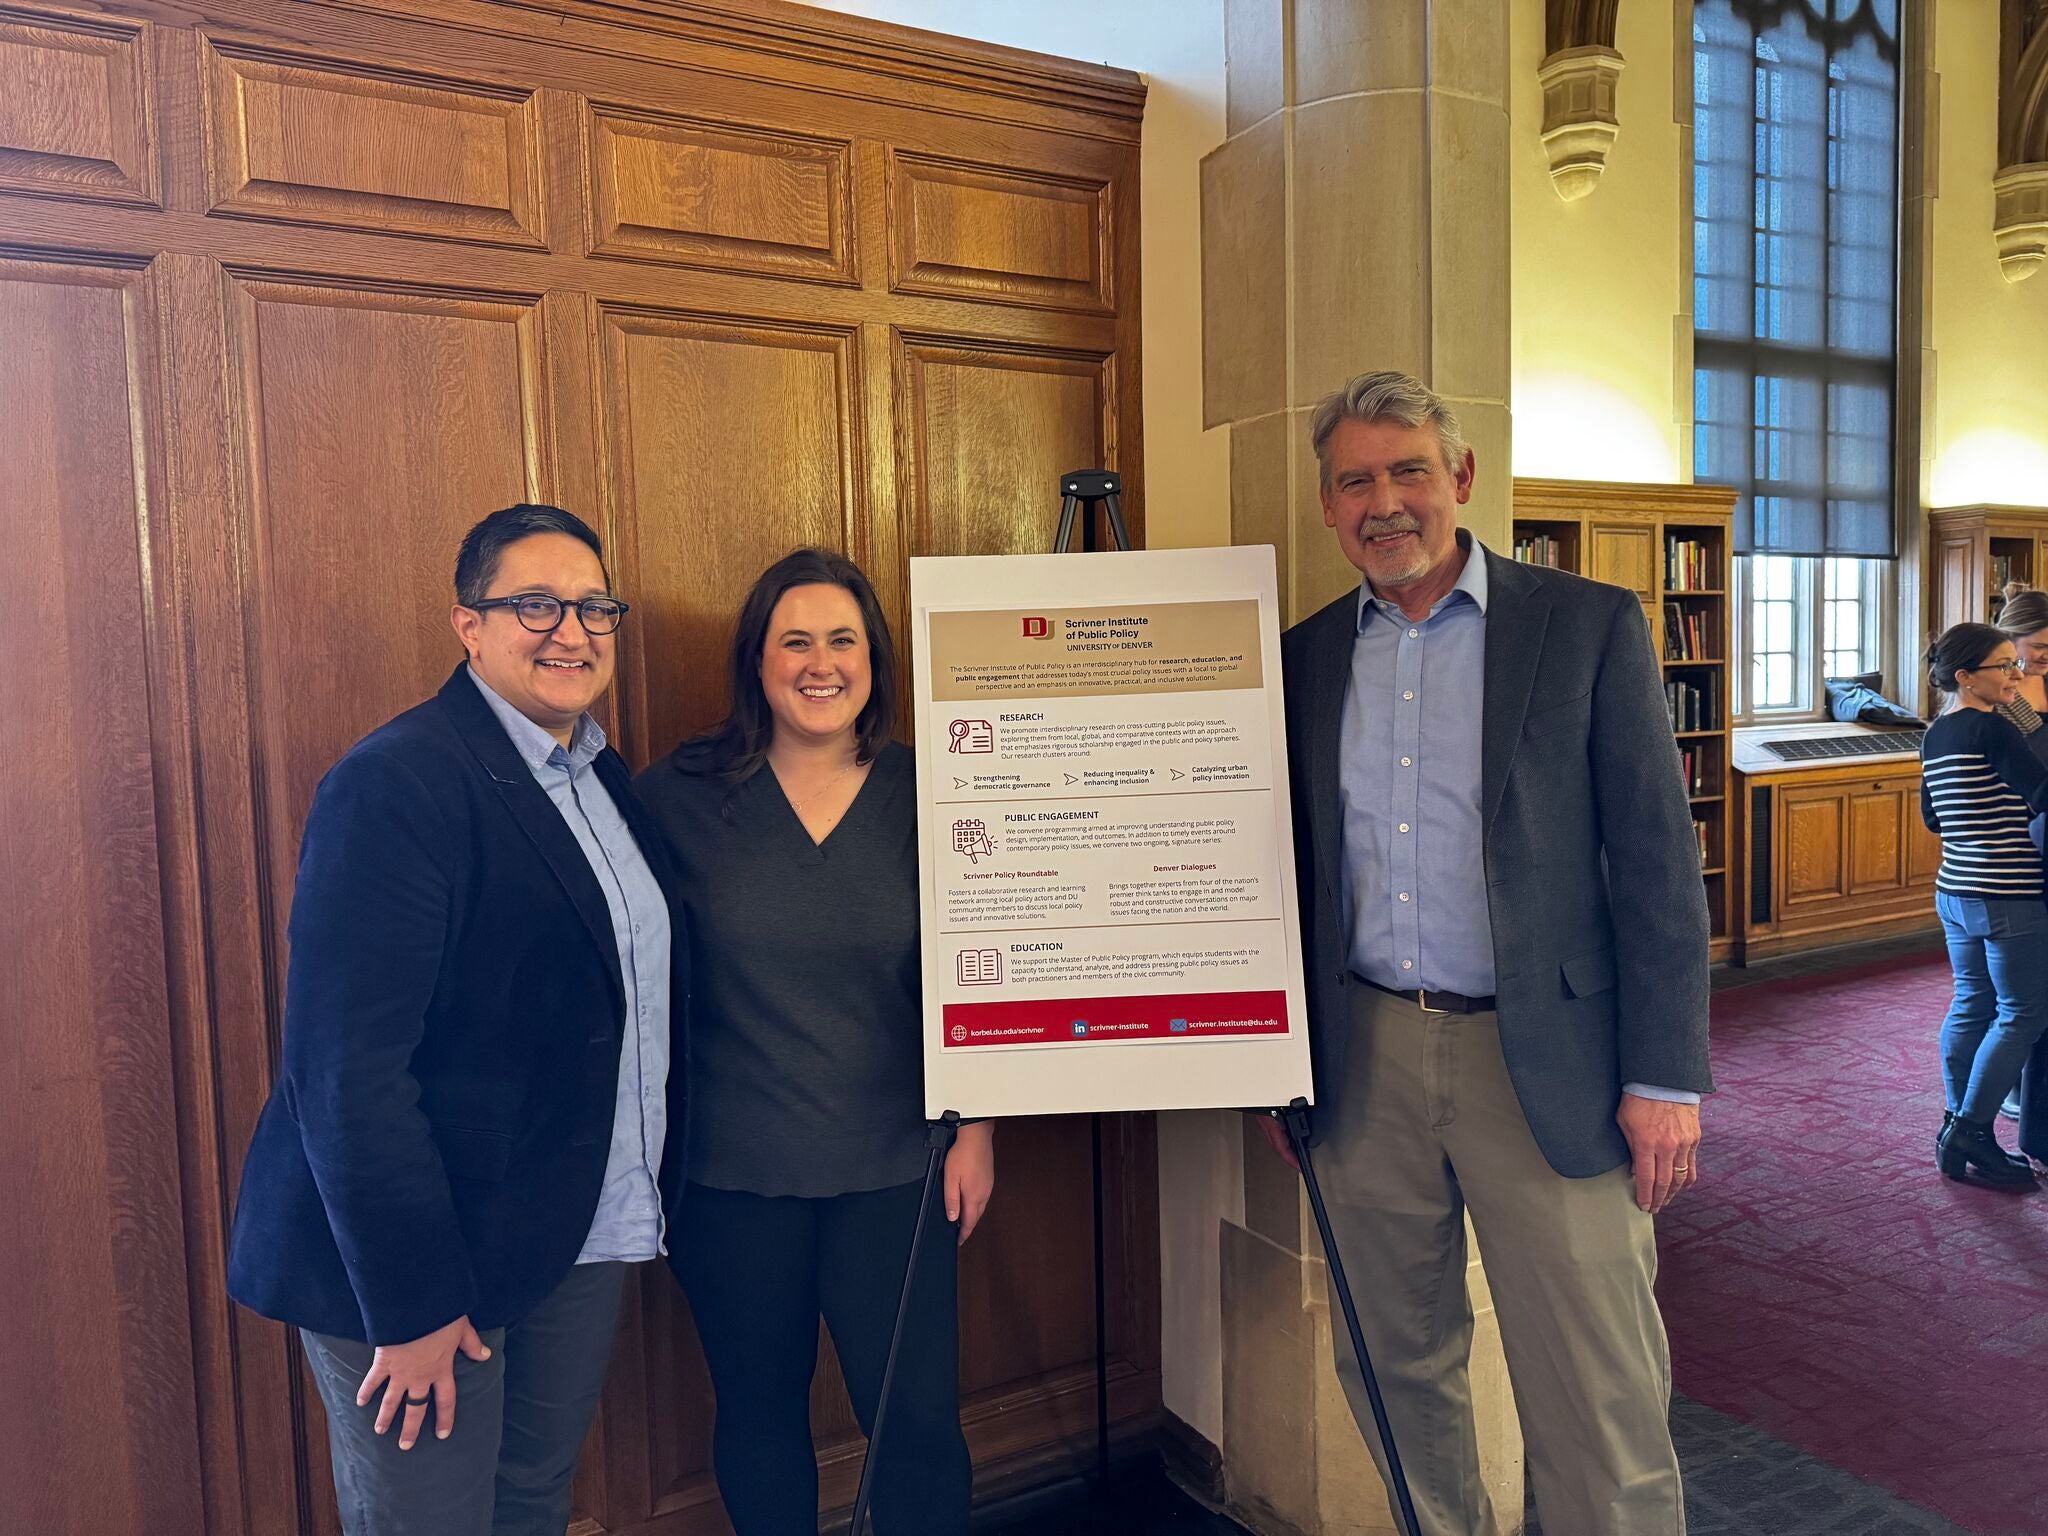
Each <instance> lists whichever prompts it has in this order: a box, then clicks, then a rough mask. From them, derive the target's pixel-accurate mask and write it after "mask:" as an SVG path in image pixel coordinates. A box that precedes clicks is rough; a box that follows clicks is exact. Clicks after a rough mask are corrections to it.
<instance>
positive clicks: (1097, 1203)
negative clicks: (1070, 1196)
mask: <svg viewBox="0 0 2048 1536" xmlns="http://www.w3.org/2000/svg"><path fill="white" fill-rule="evenodd" d="M1123 489H1124V482H1123V477H1122V476H1121V475H1119V474H1117V473H1116V471H1115V470H1110V469H1071V470H1068V471H1067V473H1065V474H1064V475H1061V476H1060V526H1059V530H1058V531H1057V532H1056V533H1054V534H1053V536H1052V552H1053V553H1054V554H1056V555H1064V554H1065V553H1067V551H1068V548H1069V547H1070V546H1071V545H1072V544H1073V542H1074V527H1075V524H1076V523H1078V524H1079V525H1080V529H1081V549H1082V552H1083V553H1093V551H1094V549H1095V509H1096V508H1097V507H1098V506H1099V507H1101V508H1102V510H1103V511H1104V512H1105V513H1106V514H1107V515H1108V520H1109V536H1110V538H1111V540H1112V541H1113V542H1114V543H1115V545H1116V547H1117V548H1118V549H1120V550H1128V549H1129V548H1130V547H1131V530H1130V529H1129V528H1128V527H1126V526H1125V524H1124V505H1123ZM1088 1148H1089V1153H1090V1166H1091V1169H1092V1176H1091V1178H1090V1180H1089V1194H1090V1197H1091V1202H1092V1204H1093V1207H1094V1210H1093V1214H1094V1218H1095V1477H1096V1481H1097V1482H1098V1483H1100V1482H1101V1481H1103V1480H1104V1479H1106V1478H1107V1477H1108V1476H1109V1293H1108V1285H1107V1282H1106V1280H1105V1278H1104V1276H1105V1273H1106V1269H1107V1254H1106V1247H1105V1243H1104V1240H1103V1233H1102V1205H1103V1200H1102V1116H1101V1115H1100V1114H1092V1115H1090V1116H1089V1117H1088Z"/></svg>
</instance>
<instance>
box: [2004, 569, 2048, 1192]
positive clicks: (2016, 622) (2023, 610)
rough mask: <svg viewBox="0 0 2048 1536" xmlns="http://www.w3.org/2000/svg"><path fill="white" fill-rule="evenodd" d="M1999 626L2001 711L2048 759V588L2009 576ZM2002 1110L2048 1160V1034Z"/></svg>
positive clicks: (2025, 1145) (2029, 1152)
mask: <svg viewBox="0 0 2048 1536" xmlns="http://www.w3.org/2000/svg"><path fill="white" fill-rule="evenodd" d="M1998 628H1999V630H2000V631H2001V632H2002V633H2003V634H2004V635H2005V637H2006V638H2007V639H2009V640H2011V641H2012V643H2013V649H2014V650H2015V651H2016V652H2017V653H2018V655H2019V663H2020V670H2019V675H2018V676H2017V677H2016V678H2015V679H2014V682H2015V684H2016V685H2017V686H2016V689H2015V697H2014V698H2013V699H2011V700H2010V701H2009V702H2007V703H2004V704H2001V705H1999V707H1998V712H1999V713H2000V714H2002V715H2004V716H2005V717H2006V719H2008V720H2010V721H2011V722H2012V723H2013V724H2014V725H2016V726H2017V727H2019V730H2020V734H2021V735H2023V736H2025V737H2026V739H2027V745H2028V746H2030V747H2031V748H2033V750H2034V755H2035V756H2037V757H2041V758H2043V759H2044V760H2048V731H2043V730H2042V729H2041V726H2042V724H2043V723H2044V717H2048V592H2042V591H2040V590H2039V589H2037V588H2032V587H2029V586H2028V585H2027V584H2026V583H2025V582H2023V581H2009V582H2007V583H2006V584H2005V604H2004V606H2003V607H2002V608H2000V609H1999V611H1998ZM2032 831H2033V837H2034V843H2035V845H2036V846H2037V847H2040V848H2042V849H2043V850H2044V852H2048V817H2039V816H2037V817H2035V818H2034V822H2033V827H2032ZM1999 1113H2000V1114H2002V1115H2004V1116H2005V1117H2006V1118H2007V1119H2008V1120H2017V1121H2019V1123H2020V1137H2019V1144H2020V1156H2021V1159H2022V1160H2023V1161H2024V1160H2025V1158H2026V1157H2028V1156H2032V1157H2034V1158H2036V1159H2038V1160H2039V1161H2041V1162H2044V1163H2048V1036H2044V1037H2043V1041H2042V1042H2037V1043H2036V1044H2035V1046H2034V1050H2033V1053H2032V1054H2031V1055H2030V1056H2029V1057H2028V1058H2027V1065H2026V1068H2025V1070H2024V1071H2022V1072H2021V1074H2020V1081H2019V1085H2018V1086H2017V1087H2015V1088H2014V1089H2013V1091H2012V1092H2011V1093H2009V1094H2007V1095H2006V1096H2005V1102H2004V1103H2003V1104H2002V1105H2000V1106H1999Z"/></svg>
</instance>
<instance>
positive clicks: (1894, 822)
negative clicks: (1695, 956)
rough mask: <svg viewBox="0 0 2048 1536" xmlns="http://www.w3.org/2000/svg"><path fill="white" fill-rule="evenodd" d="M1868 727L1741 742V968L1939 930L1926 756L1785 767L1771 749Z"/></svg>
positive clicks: (1747, 734) (1783, 731)
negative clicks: (1924, 790)
mask: <svg viewBox="0 0 2048 1536" xmlns="http://www.w3.org/2000/svg"><path fill="white" fill-rule="evenodd" d="M1868 729H1869V728H1868V727H1864V726H1855V725H1842V724H1839V723H1823V724H1817V725H1785V726H1758V727H1752V728H1745V729H1742V730H1738V731H1736V732H1735V741H1734V747H1733V753H1732V768H1733V772H1734V781H1735V795H1734V807H1735V815H1734V818H1733V830H1734V838H1733V843H1732V847H1731V848H1730V852H1729V856H1730V860H1731V868H1732V869H1733V871H1734V872H1735V875H1736V880H1737V884H1736V890H1735V898H1736V899H1735V909H1736V910H1735V919H1736V920H1735V925H1734V944H1733V946H1732V949H1731V953H1730V956H1729V958H1730V959H1731V960H1732V961H1733V962H1734V963H1735V964H1737V965H1746V964H1748V963H1749V962H1750V961H1751V960H1755V959H1763V958H1765V957H1767V956H1770V955H1781V954H1787V953H1790V952H1792V951H1795V950H1802V949H1821V948H1825V947H1827V946H1829V945H1832V944H1847V943H1852V942H1856V941H1859V940H1863V939H1875V938H1883V937H1886V936H1888V935H1891V934H1895V933H1908V932H1914V931H1918V930H1922V929H1928V928H1933V927H1936V926H1938V922H1937V919H1936V918H1935V915H1934V876H1935V872H1936V871H1937V870H1938V869H1939V868H1940V865H1941V840H1940V839H1939V838H1937V837H1936V836H1935V835H1934V834H1933V833H1931V832H1929V831H1928V830H1927V828H1926V825H1925V824H1924V823H1923V822H1922V821H1921V819H1920V758H1919V755H1918V754H1917V753H1915V752H1885V753H1868V754H1860V755H1854V756H1845V757H1830V758H1814V759H1809V760H1805V761H1801V762H1786V761H1784V760H1783V759H1781V758H1779V757H1777V756H1775V755H1774V754H1772V753H1771V752H1769V751H1767V750H1766V749H1765V747H1764V745H1763V743H1764V742H1766V741H1782V740H1786V739H1788V738H1795V737H1808V738H1812V737H1819V736H1847V735H1852V734H1860V733H1863V732H1865V731H1867V730H1868Z"/></svg>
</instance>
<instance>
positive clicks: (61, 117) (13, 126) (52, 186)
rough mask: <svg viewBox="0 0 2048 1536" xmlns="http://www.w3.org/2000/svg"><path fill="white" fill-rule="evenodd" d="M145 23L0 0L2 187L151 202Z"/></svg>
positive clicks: (153, 179) (153, 173)
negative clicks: (61, 12) (50, 10)
mask: <svg viewBox="0 0 2048 1536" xmlns="http://www.w3.org/2000/svg"><path fill="white" fill-rule="evenodd" d="M154 111H155V107H154V92H153V90H152V88H151V76H150V65H149V28H148V26H147V24H145V23H142V22H134V21H120V20H112V19H100V18H87V17H84V16H79V15H56V14H51V13H46V12H41V11H35V10H23V9H17V8H15V7H12V6H0V192H28V193H40V194H42V195H44V196H48V197H65V198H78V199H85V200H90V201H94V202H107V203H134V204H140V205H142V206H145V207H154V206H155V205H156V202H157V155H156V145H155V142H154V141H153V140H152V139H151V137H150V132H149V130H150V122H151V119H152V117H153V115H154Z"/></svg>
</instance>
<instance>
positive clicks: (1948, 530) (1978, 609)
mask: <svg viewBox="0 0 2048 1536" xmlns="http://www.w3.org/2000/svg"><path fill="white" fill-rule="evenodd" d="M1927 522H1928V532H1929V541H1930V542H1931V543H1932V545H1933V548H1934V566H1935V570H1936V572H1937V573H1938V574H1937V576H1936V578H1935V592H1936V594H1937V596H1936V600H1935V601H1936V621H1935V626H1934V627H1935V629H1936V630H1937V631H1940V630H1944V629H1947V628H1948V627H1949V625H1951V624H1961V623H1964V622H1965V621H1970V622H1975V623H1979V624H1984V623H1995V622H1997V619H1998V610H1999V609H2000V608H2002V607H2003V606H2004V605H2005V598H2004V596H2003V594H2002V592H2001V590H2000V589H2001V588H2003V587H2004V585H2005V584H2006V583H2007V582H2008V581H2023V582H2025V583H2026V584H2027V585H2028V586H2030V587H2048V507H1993V506H1974V507H1936V508H1935V509H1934V510H1933V511H1932V512H1930V513H1928V515H1927Z"/></svg>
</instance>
